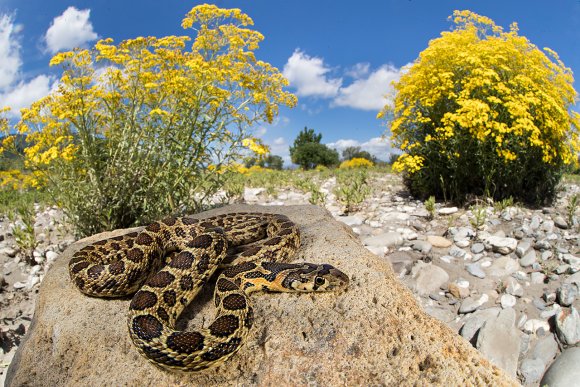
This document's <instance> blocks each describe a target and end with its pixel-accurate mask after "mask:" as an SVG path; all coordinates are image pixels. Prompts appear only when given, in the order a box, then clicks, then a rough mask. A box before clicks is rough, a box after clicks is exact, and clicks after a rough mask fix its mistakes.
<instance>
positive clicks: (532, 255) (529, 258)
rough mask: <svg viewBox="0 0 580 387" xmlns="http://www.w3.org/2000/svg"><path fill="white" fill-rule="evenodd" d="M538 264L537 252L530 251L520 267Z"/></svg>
mask: <svg viewBox="0 0 580 387" xmlns="http://www.w3.org/2000/svg"><path fill="white" fill-rule="evenodd" d="M534 263H536V251H535V250H532V249H530V250H529V251H528V252H527V253H526V254H525V255H524V256H523V257H522V258H521V259H520V265H521V266H522V267H530V266H532V265H533V264H534Z"/></svg>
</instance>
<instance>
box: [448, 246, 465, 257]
mask: <svg viewBox="0 0 580 387" xmlns="http://www.w3.org/2000/svg"><path fill="white" fill-rule="evenodd" d="M465 254H467V251H465V250H463V249H461V248H459V247H457V246H451V248H450V249H449V255H451V256H452V257H455V258H463V257H465Z"/></svg>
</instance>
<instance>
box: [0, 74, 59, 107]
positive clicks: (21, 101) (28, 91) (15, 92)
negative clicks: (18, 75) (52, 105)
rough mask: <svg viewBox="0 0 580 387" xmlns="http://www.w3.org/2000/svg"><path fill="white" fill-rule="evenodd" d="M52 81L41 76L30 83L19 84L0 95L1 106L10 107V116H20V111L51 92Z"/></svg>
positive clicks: (45, 76) (47, 77)
mask: <svg viewBox="0 0 580 387" xmlns="http://www.w3.org/2000/svg"><path fill="white" fill-rule="evenodd" d="M51 81H52V79H51V78H50V77H49V76H47V75H39V76H37V77H36V78H34V79H32V80H30V81H29V82H23V81H21V82H19V83H18V84H17V85H16V86H15V87H13V88H12V89H11V90H9V91H7V92H5V93H3V94H0V106H10V107H11V108H12V110H11V111H10V115H11V116H13V117H19V116H20V109H22V108H23V107H28V106H30V104H31V103H32V102H34V101H36V100H38V99H40V98H42V97H44V96H46V95H47V94H48V93H49V92H50V91H51Z"/></svg>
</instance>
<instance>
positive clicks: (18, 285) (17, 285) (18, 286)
mask: <svg viewBox="0 0 580 387" xmlns="http://www.w3.org/2000/svg"><path fill="white" fill-rule="evenodd" d="M12 287H13V288H14V289H24V288H25V287H26V284H25V283H23V282H20V281H17V282H14V284H12Z"/></svg>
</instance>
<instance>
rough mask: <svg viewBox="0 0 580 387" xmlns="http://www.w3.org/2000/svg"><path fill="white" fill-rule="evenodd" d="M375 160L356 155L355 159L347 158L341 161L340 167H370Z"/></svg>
mask: <svg viewBox="0 0 580 387" xmlns="http://www.w3.org/2000/svg"><path fill="white" fill-rule="evenodd" d="M372 166H373V162H372V161H369V160H368V159H363V158H358V157H355V158H354V159H350V160H346V161H343V162H342V163H340V166H339V168H340V169H347V168H368V167H372Z"/></svg>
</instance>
